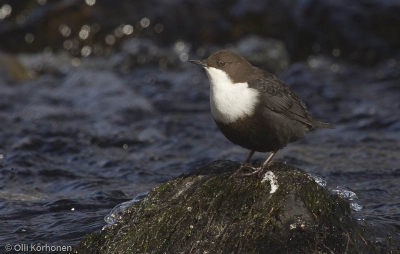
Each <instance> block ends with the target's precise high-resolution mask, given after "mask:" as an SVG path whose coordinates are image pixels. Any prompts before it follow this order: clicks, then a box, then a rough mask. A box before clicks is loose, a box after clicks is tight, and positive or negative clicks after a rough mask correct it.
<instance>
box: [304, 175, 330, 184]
mask: <svg viewBox="0 0 400 254" xmlns="http://www.w3.org/2000/svg"><path fill="white" fill-rule="evenodd" d="M308 175H309V176H311V178H312V179H314V181H315V182H316V183H317V184H318V185H319V186H321V187H326V180H325V179H323V178H322V177H321V176H320V175H317V174H313V173H308Z"/></svg>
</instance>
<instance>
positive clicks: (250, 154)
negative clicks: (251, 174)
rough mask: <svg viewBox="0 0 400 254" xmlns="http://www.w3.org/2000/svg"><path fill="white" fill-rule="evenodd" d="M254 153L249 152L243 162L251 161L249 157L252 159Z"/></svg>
mask: <svg viewBox="0 0 400 254" xmlns="http://www.w3.org/2000/svg"><path fill="white" fill-rule="evenodd" d="M254 152H255V151H251V152H250V153H249V155H247V158H246V160H245V161H244V162H249V160H250V159H251V157H253V154H254Z"/></svg>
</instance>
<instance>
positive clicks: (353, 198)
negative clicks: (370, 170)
mask: <svg viewBox="0 0 400 254" xmlns="http://www.w3.org/2000/svg"><path fill="white" fill-rule="evenodd" d="M332 192H333V193H335V194H337V195H339V196H340V197H342V198H343V199H345V200H347V201H349V203H350V208H351V210H353V211H356V212H359V211H361V210H362V209H363V205H362V204H360V202H359V201H358V197H357V195H356V193H355V192H354V191H352V190H351V189H350V188H347V187H342V186H337V187H336V189H334V190H332Z"/></svg>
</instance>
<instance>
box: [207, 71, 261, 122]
mask: <svg viewBox="0 0 400 254" xmlns="http://www.w3.org/2000/svg"><path fill="white" fill-rule="evenodd" d="M205 69H206V72H207V76H208V79H209V80H210V105H211V114H212V116H213V117H214V119H215V120H217V121H220V122H223V123H226V124H228V123H232V122H234V121H236V120H238V119H239V118H241V117H245V116H246V115H248V116H251V115H252V114H253V113H254V110H255V107H256V105H257V103H258V92H257V91H256V90H254V89H252V88H249V87H248V84H247V83H232V81H231V79H230V78H229V77H228V75H227V74H226V73H225V72H224V71H222V70H219V69H216V68H213V67H206V68H205Z"/></svg>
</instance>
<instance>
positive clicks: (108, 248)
mask: <svg viewBox="0 0 400 254" xmlns="http://www.w3.org/2000/svg"><path fill="white" fill-rule="evenodd" d="M238 167H239V164H238V163H235V162H230V161H216V162H213V163H211V164H209V165H206V166H203V167H201V168H199V169H198V170H196V171H194V172H193V173H191V174H187V175H182V176H180V177H178V178H176V179H174V180H171V181H169V182H166V183H164V184H161V185H159V186H157V187H156V188H154V189H153V190H151V191H150V192H149V193H148V195H147V197H145V198H144V199H143V200H141V201H139V202H135V203H134V204H133V205H132V206H130V207H127V208H126V210H125V211H124V212H123V213H122V214H120V216H119V218H118V219H117V220H116V222H115V224H113V225H110V226H108V227H105V228H104V229H103V230H102V231H101V232H100V233H95V234H91V235H88V236H86V237H85V238H84V239H83V240H82V241H81V242H80V244H79V245H78V246H77V248H76V250H75V253H91V254H92V253H346V252H347V253H358V252H360V251H361V250H362V249H363V248H365V246H366V242H365V241H364V239H363V238H362V236H361V234H360V232H361V230H360V229H359V227H358V225H357V222H356V220H355V219H354V218H353V217H352V216H351V211H350V207H349V204H348V203H347V202H346V201H344V200H343V199H342V198H341V197H339V196H338V195H332V194H331V193H330V192H329V190H328V189H327V188H325V187H321V186H320V185H318V184H317V183H316V182H315V181H314V179H313V178H312V177H311V176H309V175H308V174H306V173H305V172H303V171H302V170H300V169H297V168H294V167H292V166H289V165H286V164H284V163H282V162H277V161H275V162H274V163H273V164H272V165H271V166H270V167H269V168H268V172H267V173H266V174H265V177H264V179H259V178H256V177H245V178H238V177H236V178H230V176H231V175H232V173H233V172H234V171H235V170H236V169H237V168H238Z"/></svg>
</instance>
